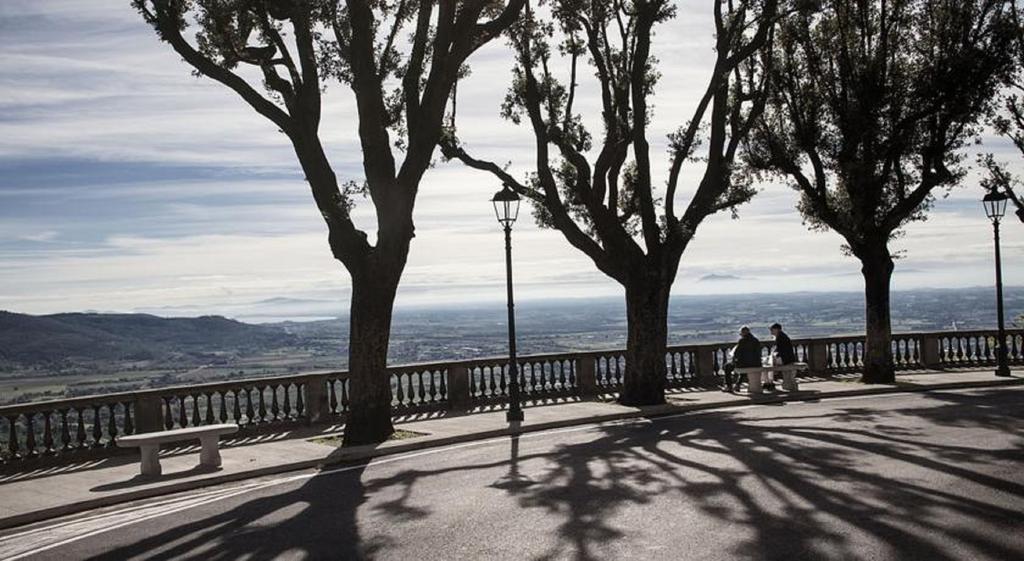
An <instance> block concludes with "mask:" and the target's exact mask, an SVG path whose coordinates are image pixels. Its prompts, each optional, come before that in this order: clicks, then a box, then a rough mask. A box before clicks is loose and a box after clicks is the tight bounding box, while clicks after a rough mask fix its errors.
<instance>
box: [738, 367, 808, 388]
mask: <svg viewBox="0 0 1024 561" xmlns="http://www.w3.org/2000/svg"><path fill="white" fill-rule="evenodd" d="M807 368H808V367H807V363H806V362H794V363H791V364H780V365H777V366H745V367H742V368H737V369H736V372H738V373H740V374H746V375H747V383H748V385H749V386H750V394H751V395H760V394H761V375H762V374H763V373H765V372H782V389H784V390H786V391H787V392H795V391H798V390H799V389H800V386H799V385H798V384H797V382H796V373H797V372H798V371H801V370H807Z"/></svg>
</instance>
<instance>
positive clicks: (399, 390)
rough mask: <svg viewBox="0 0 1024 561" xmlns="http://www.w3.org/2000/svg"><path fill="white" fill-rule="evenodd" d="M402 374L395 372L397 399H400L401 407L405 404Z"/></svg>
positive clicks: (399, 404)
mask: <svg viewBox="0 0 1024 561" xmlns="http://www.w3.org/2000/svg"><path fill="white" fill-rule="evenodd" d="M402 376H403V374H402V373H401V372H399V373H398V374H395V376H394V379H395V386H396V388H397V390H396V391H395V399H396V400H397V401H398V406H399V407H404V406H405V389H404V388H403V387H402V385H403V384H402Z"/></svg>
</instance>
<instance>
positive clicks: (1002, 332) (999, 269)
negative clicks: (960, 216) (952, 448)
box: [981, 189, 1010, 376]
mask: <svg viewBox="0 0 1024 561" xmlns="http://www.w3.org/2000/svg"><path fill="white" fill-rule="evenodd" d="M1008 200H1009V197H1007V196H1006V193H1002V192H1000V191H998V190H997V189H992V190H991V191H989V192H988V194H987V195H985V198H983V199H982V200H981V203H982V204H983V205H985V214H986V215H987V216H988V218H989V220H991V221H992V228H993V231H994V232H995V245H996V310H997V315H998V317H999V335H998V340H997V341H996V362H997V365H998V366H996V376H1009V375H1010V366H1009V365H1008V364H1007V360H1006V325H1005V323H1004V320H1003V259H1002V256H1001V255H1000V253H999V221H1000V220H1002V219H1003V215H1004V214H1006V203H1007V201H1008Z"/></svg>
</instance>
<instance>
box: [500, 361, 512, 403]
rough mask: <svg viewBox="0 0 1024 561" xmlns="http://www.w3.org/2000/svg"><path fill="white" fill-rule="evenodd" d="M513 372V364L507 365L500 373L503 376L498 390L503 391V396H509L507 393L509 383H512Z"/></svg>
mask: <svg viewBox="0 0 1024 561" xmlns="http://www.w3.org/2000/svg"><path fill="white" fill-rule="evenodd" d="M511 370H512V363H508V364H506V366H505V368H502V369H501V371H500V372H499V375H500V376H501V378H500V383H499V384H498V388H499V389H500V390H501V395H502V396H506V395H508V391H507V388H508V384H509V382H511V381H512V377H511V374H512V372H511Z"/></svg>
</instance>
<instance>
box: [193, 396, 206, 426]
mask: <svg viewBox="0 0 1024 561" xmlns="http://www.w3.org/2000/svg"><path fill="white" fill-rule="evenodd" d="M201 395H203V394H201V393H196V394H193V395H192V396H191V397H192V426H193V427H198V426H199V425H202V424H203V414H202V413H200V411H199V396H201Z"/></svg>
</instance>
